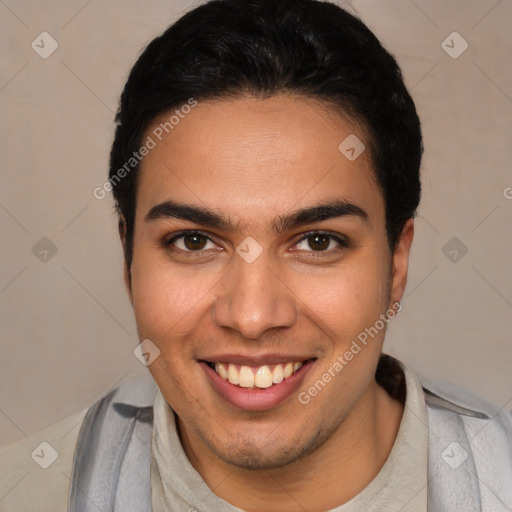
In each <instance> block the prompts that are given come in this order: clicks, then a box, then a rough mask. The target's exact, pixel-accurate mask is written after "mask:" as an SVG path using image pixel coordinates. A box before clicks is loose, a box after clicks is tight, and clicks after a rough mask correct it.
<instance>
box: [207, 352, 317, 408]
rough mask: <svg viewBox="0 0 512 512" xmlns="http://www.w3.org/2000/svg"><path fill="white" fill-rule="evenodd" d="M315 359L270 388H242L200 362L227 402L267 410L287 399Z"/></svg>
mask: <svg viewBox="0 0 512 512" xmlns="http://www.w3.org/2000/svg"><path fill="white" fill-rule="evenodd" d="M314 362H315V360H312V359H310V360H308V361H307V362H306V363H304V365H303V366H302V367H301V368H300V370H298V371H297V372H295V373H294V374H293V375H291V376H290V377H288V378H287V379H284V380H283V381H282V382H280V383H279V384H273V385H272V386H270V387H269V388H265V389H260V388H256V387H254V388H242V387H240V386H235V385H234V384H231V383H230V382H229V381H227V380H224V379H223V378H222V377H221V376H220V375H219V374H218V373H217V372H216V371H215V370H213V369H212V368H210V367H209V366H208V365H207V364H206V363H205V362H203V361H201V362H200V363H199V364H200V365H201V367H202V368H203V370H204V372H205V373H206V376H207V377H208V380H209V381H210V383H211V385H212V386H213V388H214V389H215V391H217V393H218V394H219V395H221V396H222V397H223V398H224V399H225V400H226V401H227V402H229V403H230V404H231V405H234V406H235V407H238V408H239V409H243V410H245V411H265V410H267V409H271V408H272V407H276V406H277V405H279V404H280V403H281V402H283V401H284V400H286V399H287V398H288V397H289V396H290V395H291V394H292V393H293V392H294V391H295V390H297V388H298V387H299V386H300V384H301V382H302V381H303V379H304V378H305V376H306V374H307V373H308V372H309V370H310V368H311V367H312V366H313V364H314Z"/></svg>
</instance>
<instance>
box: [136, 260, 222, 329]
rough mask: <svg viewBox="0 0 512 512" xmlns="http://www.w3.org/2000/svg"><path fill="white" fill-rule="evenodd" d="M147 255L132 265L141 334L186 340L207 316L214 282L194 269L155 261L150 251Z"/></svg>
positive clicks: (137, 316) (137, 318)
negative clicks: (202, 318)
mask: <svg viewBox="0 0 512 512" xmlns="http://www.w3.org/2000/svg"><path fill="white" fill-rule="evenodd" d="M141 252H142V251H141ZM146 254H147V256H137V257H134V260H133V264H132V296H133V308H134V313H135V318H136V321H137V327H138V329H139V334H140V335H141V336H145V337H148V338H150V339H152V338H154V339H160V338H164V339H167V338H170V337H177V336H183V335H184V334H186V333H187V332H189V331H190V330H191V329H192V328H193V326H194V325H196V324H197V320H198V318H199V317H200V316H201V315H204V314H205V310H206V309H207V308H208V304H207V302H208V300H209V294H208V291H209V290H210V289H211V288H212V286H213V284H214V283H213V279H212V278H211V277H210V278H208V276H206V275H205V276H198V275H197V273H194V271H193V270H191V269H190V268H185V267H183V268H177V267H176V266H174V267H173V268H171V266H170V265H169V264H168V262H165V261H162V258H158V257H154V256H153V257H151V256H150V251H147V253H146ZM210 281H212V282H210Z"/></svg>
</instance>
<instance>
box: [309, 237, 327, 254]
mask: <svg viewBox="0 0 512 512" xmlns="http://www.w3.org/2000/svg"><path fill="white" fill-rule="evenodd" d="M307 240H308V244H309V247H311V249H313V250H314V251H325V250H326V249H327V248H328V247H329V244H330V243H331V237H330V236H326V235H320V234H317V235H310V236H308V238H307Z"/></svg>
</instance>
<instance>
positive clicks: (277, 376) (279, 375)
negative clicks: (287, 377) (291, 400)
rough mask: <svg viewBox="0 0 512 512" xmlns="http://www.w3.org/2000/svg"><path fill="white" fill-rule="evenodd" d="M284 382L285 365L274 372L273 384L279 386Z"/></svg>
mask: <svg viewBox="0 0 512 512" xmlns="http://www.w3.org/2000/svg"><path fill="white" fill-rule="evenodd" d="M283 380H284V371H283V365H282V364H278V365H276V367H275V368H274V370H273V371H272V382H273V383H274V384H279V383H280V382H283Z"/></svg>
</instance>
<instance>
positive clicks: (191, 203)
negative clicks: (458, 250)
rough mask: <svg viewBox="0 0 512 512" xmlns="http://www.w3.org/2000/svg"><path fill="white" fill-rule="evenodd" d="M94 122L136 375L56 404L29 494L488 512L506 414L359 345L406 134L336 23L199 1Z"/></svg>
mask: <svg viewBox="0 0 512 512" xmlns="http://www.w3.org/2000/svg"><path fill="white" fill-rule="evenodd" d="M116 121H117V131H116V136H115V140H114V143H113V147H112V152H111V159H110V178H109V184H110V187H111V188H112V189H113V193H114V198H115V200H116V204H117V207H118V212H119V231H120V236H121V241H122V244H123V249H124V256H125V280H126V285H127V290H128V293H129V296H130V299H131V302H132V304H133V308H134V313H135V318H136V321H137V327H138V333H139V337H140V340H141V346H140V352H141V354H142V356H143V357H144V358H145V361H146V362H147V364H148V369H149V371H150V374H151V378H147V379H140V380H138V381H134V382H131V383H129V384H128V385H125V386H121V387H120V388H118V389H116V390H114V391H113V392H112V393H110V394H109V395H107V396H106V397H105V398H104V399H102V400H101V401H99V402H98V403H97V404H95V405H94V406H93V407H91V408H90V409H89V410H88V411H87V414H85V416H84V414H83V413H81V415H80V416H77V417H74V418H73V420H75V421H76V420H77V419H78V423H79V425H80V428H79V429H78V432H77V433H76V434H74V435H73V436H71V437H72V439H71V440H70V438H68V439H66V441H65V442H64V445H65V446H63V447H62V449H61V453H62V452H63V453H65V454H66V456H65V457H64V458H63V462H62V464H63V466H62V467H61V470H62V471H61V473H64V475H65V476H68V477H69V480H67V481H65V482H64V483H63V482H61V483H60V484H55V482H54V481H53V482H52V483H51V484H50V483H49V482H48V480H49V479H48V478H46V481H41V482H39V483H38V485H41V486H42V485H44V486H47V489H49V490H48V491H47V494H46V495H45V494H43V495H42V498H40V499H38V501H37V504H38V505H37V507H38V508H37V509H38V510H65V509H66V506H69V510H71V511H89V510H101V511H107V510H115V511H129V510H133V511H150V510H153V511H154V512H164V511H187V510H188V511H194V510H200V511H208V512H210V511H211V512H216V511H236V510H246V511H266V512H277V511H302V510H307V511H310V512H320V511H326V510H333V511H336V512H353V511H365V512H366V511H372V510H375V511H377V510H385V511H414V512H422V511H426V510H429V511H455V510H465V511H480V510H482V511H489V512H490V511H498V510H510V509H511V507H512V485H511V484H512V480H511V478H512V464H511V457H510V435H511V421H510V417H509V416H508V415H506V414H505V413H504V412H501V413H499V414H496V415H492V414H491V412H490V411H491V409H490V408H489V406H487V405H486V404H482V403H479V402H477V401H476V400H474V399H470V400H469V401H468V400H466V399H465V398H463V396H462V395H459V396H455V395H453V394H450V393H447V392H444V391H442V390H437V389H436V388H435V386H432V385H428V384H427V383H426V382H423V383H422V384H423V386H422V384H421V383H420V381H419V380H418V377H417V376H416V375H415V374H414V373H413V372H412V371H411V370H410V369H408V368H407V367H406V366H405V365H403V364H402V363H400V362H398V361H396V360H395V359H393V358H391V357H389V356H385V355H382V344H383V341H384V336H385V331H386V327H387V325H388V324H389V322H391V321H392V319H393V317H394V316H396V314H398V312H399V311H400V310H401V304H400V301H401V300H402V296H403V293H404V289H405V286H406V281H407V270H408V257H409V251H410V247H411V243H412V239H413V231H414V221H413V219H414V216H415V211H416V208H417V206H418V203H419V197H420V181H419V168H420V161H421V154H422V140H421V130H420V123H419V120H418V117H417V114H416V111H415V108H414V104H413V102H412V100H411V98H410V96H409V94H408V92H407V90H406V88H405V86H404V84H403V80H402V77H401V73H400V70H399V68H398V66H397V63H396V62H395V60H394V59H393V57H392V56H391V55H390V54H389V53H388V52H386V50H384V49H383V48H382V46H381V45H380V43H379V42H378V41H377V39H376V38H375V36H374V35H373V34H372V33H371V32H370V31H369V30H368V29H367V28H366V26H365V25H364V24H363V23H362V22H361V21H360V20H358V19H357V18H355V17H354V16H352V15H350V14H349V13H347V12H346V11H344V10H342V9H341V8H339V7H337V6H335V5H334V4H330V3H322V2H317V1H313V0H295V1H291V0H283V1H280V2H273V1H269V0H251V1H250V2H248V1H245V2H244V1H240V0H221V1H212V2H209V3H206V4H204V5H202V6H200V7H197V8H196V9H194V10H192V11H190V12H189V13H187V14H186V15H185V16H183V17H182V18H181V19H180V20H178V22H176V23H175V24H174V25H173V26H171V27H170V28H169V29H168V30H167V31H166V32H165V33H164V34H163V35H162V36H160V37H159V38H157V39H155V40H154V41H153V42H151V43H150V45H149V46H148V47H147V49H146V50H145V51H144V53H143V54H142V55H141V57H140V58H139V60H138V61H137V63H136V64H135V66H134V68H133V70H132V72H131V74H130V77H129V79H128V81H127V84H126V86H125V89H124V91H123V94H122V97H121V103H120V108H119V111H118V114H117V117H116ZM72 426H73V424H72V421H68V422H67V423H66V424H65V426H61V427H60V429H61V431H65V429H66V428H67V429H68V430H69V428H72ZM75 431H76V430H75ZM48 435H51V433H49V434H48ZM50 444H51V443H50ZM19 452H20V449H18V450H17V453H19ZM13 453H14V452H8V454H7V455H8V456H9V457H11V459H12V460H16V459H15V456H14V455H13ZM61 458H62V456H61ZM66 464H67V465H66ZM14 465H15V464H14ZM15 471H19V469H15ZM61 480H62V478H61ZM41 502H42V503H41ZM27 503H28V502H27ZM68 503H69V505H67V504H68ZM0 506H4V504H3V503H2V502H0ZM16 506H17V507H18V508H16ZM24 506H25V505H24ZM34 508H35V507H34V506H33V505H32V509H34ZM28 509H29V508H23V507H21V508H20V505H19V504H18V505H16V504H15V505H13V506H12V507H11V508H5V510H28ZM2 510H4V509H2Z"/></svg>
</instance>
